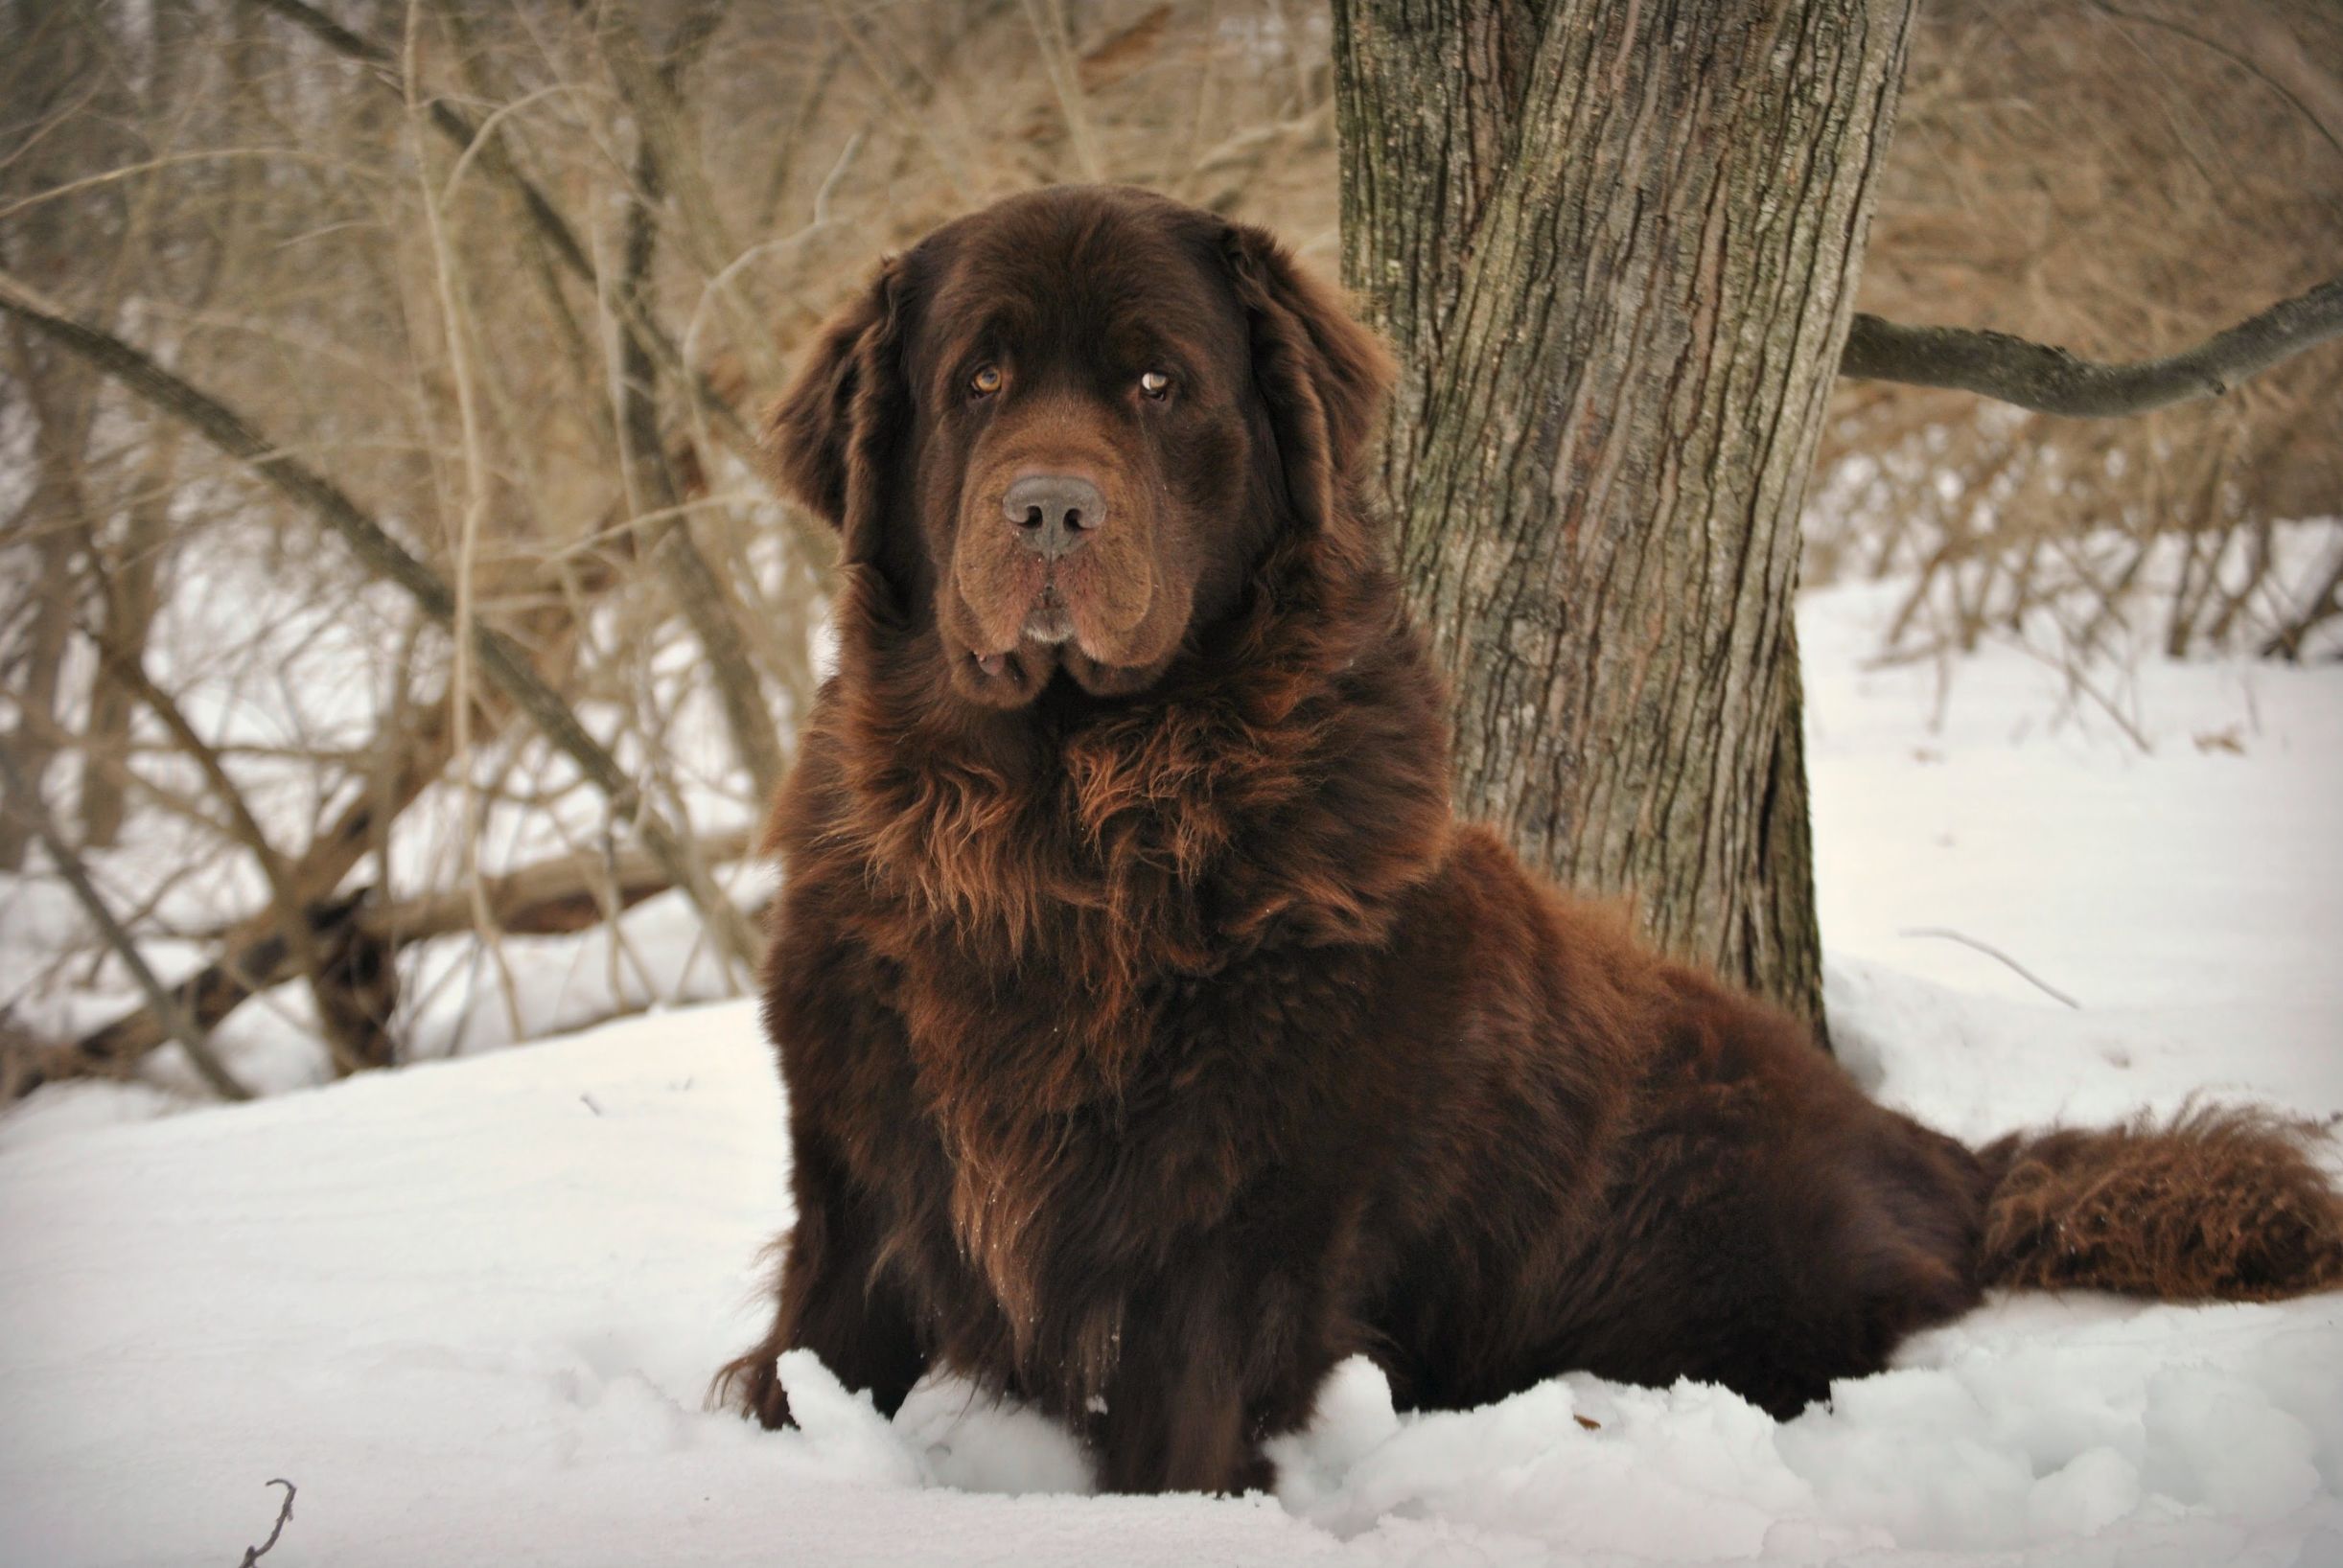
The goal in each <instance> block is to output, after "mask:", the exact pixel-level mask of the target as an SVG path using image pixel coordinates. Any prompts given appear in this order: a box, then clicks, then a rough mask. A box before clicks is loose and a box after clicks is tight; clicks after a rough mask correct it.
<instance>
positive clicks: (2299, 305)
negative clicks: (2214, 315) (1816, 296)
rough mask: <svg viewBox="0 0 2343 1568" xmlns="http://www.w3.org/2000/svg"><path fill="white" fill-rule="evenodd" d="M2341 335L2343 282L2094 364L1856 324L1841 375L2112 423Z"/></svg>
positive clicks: (1948, 332)
mask: <svg viewBox="0 0 2343 1568" xmlns="http://www.w3.org/2000/svg"><path fill="white" fill-rule="evenodd" d="M2337 334H2343V278H2331V279H2329V280H2328V281H2327V282H2325V283H2323V284H2320V285H2319V286H2318V287H2317V288H2313V289H2311V290H2310V291H2309V292H2308V293H2307V294H2298V295H2296V296H2295V297H2294V298H2292V299H2289V300H2284V301H2281V302H2280V303H2279V304H2276V305H2273V306H2271V307H2270V308H2269V309H2268V310H2266V311H2262V313H2261V314H2260V315H2257V316H2252V317H2249V318H2248V319H2246V320H2244V321H2240V322H2239V323H2238V324H2237V325H2236V326H2234V327H2232V328H2230V329H2229V330H2228V331H2227V332H2225V333H2221V334H2218V335H2216V336H2213V337H2209V338H2207V339H2206V340H2205V341H2203V342H2202V343H2199V344H2197V345H2196V346H2195V347H2194V348H2192V349H2188V350H2185V351H2184V352H2182V353H2179V354H2174V355H2168V356H2167V357H2164V358H2161V359H2142V360H2138V361H2136V362H2134V363H2131V364H2123V365H2113V364H2101V363H2099V362H2098V361H2095V360H2091V359H2084V358H2080V357H2076V356H2075V355H2073V354H2070V353H2068V352H2067V351H2066V350H2065V349H2062V348H2053V347H2051V346H2049V345H2047V344H2042V343H2032V342H2029V341H2027V340H2026V339H2025V338H2022V337H2012V336H2010V335H2009V334H2007V333H1997V332H1979V331H1973V330H1970V329H1968V328H1962V327H1905V326H1899V325H1898V324H1896V323H1895V322H1892V321H1882V320H1881V319H1880V318H1879V317H1877V316H1875V315H1863V314H1858V315H1857V316H1856V317H1855V324H1854V328H1853V330H1852V331H1851V332H1849V333H1848V334H1847V339H1846V348H1845V351H1844V353H1843V354H1842V355H1841V356H1840V359H1839V374H1840V375H1842V376H1844V377H1848V378H1850V379H1852V380H1874V381H1902V382H1904V383H1906V384H1908V385H1912V386H1941V387H1949V388H1952V389H1953V390H1956V391H1960V392H1974V393H1977V394H1978V395H1979V396H1981V397H1987V398H1993V399H1997V400H1998V401H2000V402H2002V403H2013V404H2017V405H2018V406H2019V407H2021V408H2031V409H2034V410H2036V411H2037V412H2040V413H2045V414H2064V415H2067V416H2070V417H2072V418H2076V419H2110V418H2115V417H2119V416H2122V415H2126V414H2144V413H2146V412H2147V411H2148V410H2150V409H2152V408H2162V407H2164V406H2166V405H2167V404H2175V403H2186V402H2188V401H2189V400H2191V399H2192V398H2209V397H2218V396H2219V395H2221V394H2222V393H2224V392H2227V391H2228V390H2229V389H2230V388H2231V387H2233V386H2235V385H2237V384H2238V383H2239V381H2242V380H2246V379H2247V378H2249V377H2252V376H2256V375H2259V374H2260V373H2261V372H2262V371H2264V370H2267V369H2269V367H2270V366H2272V365H2274V364H2277V363H2278V362H2279V361H2281V360H2283V359H2287V358H2291V357H2293V356H2295V355H2297V354H2300V353H2302V352H2303V350H2305V349H2308V348H2311V347H2314V346H2316V345H2317V344H2320V343H2324V342H2326V341H2327V340H2328V339H2329V338H2331V337H2333V336H2336V335H2337Z"/></svg>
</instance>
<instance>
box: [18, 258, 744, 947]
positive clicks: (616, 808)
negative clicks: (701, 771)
mask: <svg viewBox="0 0 2343 1568" xmlns="http://www.w3.org/2000/svg"><path fill="white" fill-rule="evenodd" d="M0 311H8V312H9V313H10V314H12V315H15V316H18V317H21V318H22V319H23V320H24V321H25V322H27V323H28V324H29V325H31V326H33V327H35V328H37V329H39V330H40V331H41V332H43V333H45V334H48V335H49V336H50V337H51V338H53V339H55V340H56V341H57V342H58V343H59V344H60V345H62V346H63V347H65V348H67V349H70V350H72V351H73V352H74V353H75V354H77V355H79V356H80V357H82V358H84V359H87V360H88V361H89V362H90V363H92V364H94V365H96V366H97V367H98V368H99V369H101V370H103V371H104V372H105V373H106V374H107V375H109V376H111V377H113V378H114V379H115V380H119V381H120V382H122V384H123V385H125V386H127V387H128V388H129V389H130V390H131V391H133V392H136V393H137V394H139V396H141V397H143V398H145V399H146V400H147V401H148V402H150V403H151V404H154V405H155V406H156V407H157V408H160V409H162V410H163V411H164V412H166V413H169V414H171V415H173V416H174V417H175V418H177V419H180V420H183V421H185V422H186V423H187V424H189V425H191V426H193V427H195V428H196V430H197V432H198V433H200V434H201V435H202V436H203V437H204V438H205V439H206V440H208V441H210V442H211V443H212V444H213V445H214V446H216V447H218V448H219V449H220V450H221V451H223V452H226V453H227V454H228V455H229V456H231V457H235V458H238V459H240V460H241V461H243V462H244V463H245V464H246V465H248V466H249V467H250V468H251V469H252V470H253V472H254V473H258V474H259V475H260V476H261V477H262V478H264V479H266V480H267V481H268V483H269V484H270V485H272V486H273V487H275V488H276V489H277V490H278V491H280V492H282V493H283V494H284V495H286V496H289V497H290V498H291V499H292V500H294V501H296V502H298V503H299V504H300V505H302V506H303V507H305V508H306V509H308V510H309V511H310V512H312V513H313V514H314V515H315V516H316V517H317V518H318V519H320V520H321V521H323V522H324V523H325V524H326V525H327V526H328V527H330V528H331V529H333V531H334V532H335V533H336V534H338V535H340V536H341V538H342V540H343V542H345V543H347V544H348V545H349V546H350V548H351V550H352V552H353V553H355V554H356V555H357V556H358V558H359V560H360V562H361V563H362V564H363V565H365V566H366V567H367V569H368V570H370V571H372V572H374V573H375V574H376V575H378V576H380V577H383V578H385V579H387V580H388V581H389V582H391V583H393V584H395V585H396V586H397V587H399V588H402V589H404V590H405V591H406V593H407V595H408V596H409V597H411V598H412V599H413V600H414V601H415V603H416V604H417V605H419V606H421V607H422V609H423V611H424V613H426V614H427V615H429V616H430V618H431V619H432V620H433V621H435V622H437V623H438V624H439V626H440V627H441V628H442V629H443V630H447V631H450V632H453V631H454V630H455V627H456V614H455V595H454V593H453V592H452V590H451V589H450V588H449V587H448V585H447V584H446V583H444V582H442V581H441V580H440V578H439V576H438V574H437V573H435V572H433V571H432V570H431V569H430V567H429V566H427V565H424V563H423V562H422V561H421V560H419V559H417V558H416V557H415V556H414V555H412V554H410V553H409V552H408V551H407V549H406V546H405V545H403V544H401V543H400V542H398V541H397V540H396V539H393V538H392V537H391V536H390V534H389V533H388V532H387V531H385V530H384V529H383V525H382V524H381V523H379V522H377V521H376V520H375V519H373V518H371V517H369V516H368V515H367V514H366V513H365V512H363V511H362V510H360V507H359V505H358V503H357V502H356V501H353V500H352V499H350V497H349V496H347V495H345V494H344V493H343V492H342V490H341V489H340V487H339V486H337V485H336V484H334V483H333V482H332V481H331V480H329V479H326V478H325V477H323V476H322V475H320V474H318V473H314V472H313V471H312V470H310V469H309V468H308V467H306V466H305V465H303V464H302V463H300V462H298V461H296V460H295V459H293V458H291V457H289V456H287V455H286V454H285V452H284V451H283V450H280V449H279V448H278V447H276V446H275V445H274V444H273V443H271V442H269V441H268V440H267V439H266V438H264V437H263V436H262V435H261V433H260V432H259V431H258V430H256V429H254V428H253V427H252V426H251V425H250V424H248V423H247V422H246V421H245V420H244V417H243V416H242V415H240V414H238V413H237V412H236V411H235V410H234V409H231V408H229V407H228V406H227V405H226V404H222V403H220V402H219V401H218V400H217V399H215V398H212V397H211V396H209V395H208V394H206V393H204V392H203V391H201V390H199V389H198V388H197V387H195V386H193V385H190V384H189V383H188V382H186V381H183V380H180V379H179V378H178V377H176V376H174V375H173V374H172V373H171V372H170V371H168V370H165V369H164V368H163V367H162V366H161V365H159V364H156V363H155V362H154V361H153V360H152V359H151V358H149V357H147V356H146V355H144V354H142V353H140V352H139V351H138V350H137V349H134V348H132V347H131V346H130V345H129V344H128V343H125V342H124V341H123V340H122V339H120V338H119V337H116V336H114V335H113V334H110V333H105V332H102V331H100V330H99V329H97V328H95V327H91V326H88V325H87V324H85V323H83V322H81V321H77V320H75V319H74V318H72V317H71V316H68V315H66V314H64V313H63V312H62V311H61V310H59V309H58V307H55V306H53V305H51V304H49V303H48V302H47V301H45V300H43V299H41V298H40V296H38V295H37V294H35V292H34V291H33V290H31V289H29V288H26V287H25V286H24V285H23V284H22V283H20V282H18V281H17V280H16V279H14V278H12V277H10V276H8V275H7V274H5V273H0ZM469 631H470V634H471V635H470V641H471V644H472V651H473V654H474V656H475V657H477V658H478V660H479V662H480V669H481V672H482V673H483V674H485V675H486V676H487V677H488V679H489V680H490V682H491V683H492V684H494V685H495V686H496V687H497V689H498V690H499V691H501V692H502V693H504V695H505V696H507V697H508V698H510V699H511V700H512V701H513V703H515V704H516V705H517V706H519V707H520V708H521V709H522V712H524V713H526V714H527V715H528V716H529V719H530V722H531V723H533V724H535V725H536V726H537V728H538V730H539V732H540V733H542V734H543V735H544V736H545V739H546V740H548V741H550V742H552V743H553V745H554V746H555V747H556V748H557V749H560V750H561V751H562V752H563V753H564V754H566V755H567V756H568V758H569V759H570V760H571V761H572V762H574V763H576V764H577V766H578V770H579V771H580V772H583V773H584V774H585V775H586V776H587V777H588V778H589V779H591V780H592V781H593V783H594V785H595V787H596V788H598V789H599V790H601V792H602V793H603V794H604V795H605V796H608V797H609V799H610V807H611V811H612V814H613V815H614V816H615V817H617V818H619V819H621V820H625V821H628V822H631V823H632V825H633V827H634V830H635V832H636V833H637V834H638V836H639V837H640V838H641V840H642V842H643V846H644V847H645V848H646V849H648V850H649V851H650V852H651V854H652V856H653V858H655V859H656V860H658V861H659V863H660V864H661V866H662V867H664V868H665V869H666V870H667V872H668V874H669V875H671V876H673V877H674V878H675V880H676V882H677V884H678V885H679V886H681V887H683V888H685V889H687V890H688V892H689V893H690V895H691V900H692V902H693V903H694V904H695V905H697V906H698V907H699V909H700V911H701V912H702V913H703V914H705V915H706V916H707V917H708V922H709V923H710V924H711V925H712V926H714V927H715V929H716V933H717V935H718V938H719V939H720V940H721V941H723V943H724V944H725V947H726V949H727V951H728V952H730V953H731V955H732V956H733V957H736V958H738V959H740V960H741V961H742V962H743V963H744V964H747V965H749V966H750V967H752V968H753V967H754V963H755V957H754V954H755V945H756V944H755V941H754V937H752V936H751V934H750V933H749V930H748V927H747V923H746V922H745V921H743V920H742V919H741V917H740V911H738V910H737V909H735V908H734V907H733V905H732V903H731V900H730V899H729V898H728V897H726V896H725V894H724V892H723V890H722V889H721V888H717V887H716V886H715V885H714V884H713V883H712V882H711V881H710V880H709V879H708V877H706V876H705V875H703V874H700V873H698V871H697V870H696V869H695V867H694V866H693V865H692V863H691V858H690V856H689V855H688V854H687V853H686V851H685V846H684V841H683V840H682V838H681V837H679V836H678V834H677V833H676V831H675V829H674V828H673V827H672V826H670V825H669V824H668V822H667V819H665V818H664V817H663V816H661V814H660V811H659V809H658V808H657V807H656V806H654V805H653V804H652V803H651V801H650V800H649V799H648V798H647V797H646V796H644V795H643V793H642V791H641V789H640V788H639V787H638V784H637V783H636V781H635V780H634V779H633V778H632V777H630V776H628V774H627V772H626V771H625V770H624V769H622V768H620V767H619V765H618V762H617V759H616V758H615V757H613V756H612V755H611V754H610V752H609V751H608V750H606V749H604V748H603V746H602V744H601V743H600V742H599V741H596V740H595V739H594V738H593V736H592V734H590V733H589V732H588V731H587V729H586V726H584V725H583V724H581V723H579V722H578V716H577V713H576V711H575V710H574V709H572V708H571V707H570V706H569V704H568V703H567V702H565V701H563V699H562V696H561V694H560V693H559V692H557V691H555V690H554V689H553V688H552V687H551V686H549V685H547V684H546V683H545V680H544V679H543V678H542V677H540V676H539V675H538V673H537V672H536V671H535V670H534V669H532V668H531V667H530V665H529V662H528V659H527V657H525V656H524V655H523V654H522V651H521V649H520V648H519V647H518V646H517V645H516V644H515V643H514V642H513V640H512V639H511V638H510V637H508V636H506V635H505V634H502V633H501V632H499V631H497V630H496V629H495V628H493V627H490V626H487V625H485V624H482V623H479V622H475V623H473V625H472V626H471V627H470V628H469Z"/></svg>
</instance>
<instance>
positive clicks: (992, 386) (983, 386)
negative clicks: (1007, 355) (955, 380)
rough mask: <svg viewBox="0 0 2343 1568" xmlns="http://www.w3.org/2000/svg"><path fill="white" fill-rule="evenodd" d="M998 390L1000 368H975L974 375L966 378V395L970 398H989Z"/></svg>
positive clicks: (993, 366)
mask: <svg viewBox="0 0 2343 1568" xmlns="http://www.w3.org/2000/svg"><path fill="white" fill-rule="evenodd" d="M999 390H1001V367H1000V366H999V365H981V366H979V367H978V368H977V372H976V374H975V375H973V376H971V377H969V378H968V395H969V396H970V397H972V398H989V397H991V396H992V395H993V394H994V393H995V392H998V391H999Z"/></svg>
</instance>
